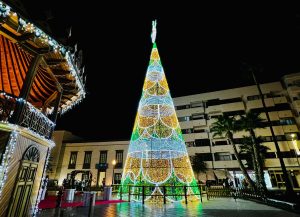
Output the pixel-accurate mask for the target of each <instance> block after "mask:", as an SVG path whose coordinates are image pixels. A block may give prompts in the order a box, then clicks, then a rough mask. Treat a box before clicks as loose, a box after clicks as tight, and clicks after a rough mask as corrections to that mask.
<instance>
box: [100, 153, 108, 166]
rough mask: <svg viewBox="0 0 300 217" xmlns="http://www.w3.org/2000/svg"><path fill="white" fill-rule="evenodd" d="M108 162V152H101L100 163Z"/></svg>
mask: <svg viewBox="0 0 300 217" xmlns="http://www.w3.org/2000/svg"><path fill="white" fill-rule="evenodd" d="M106 162H107V151H100V158H99V163H106Z"/></svg>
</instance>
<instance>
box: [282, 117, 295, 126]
mask: <svg viewBox="0 0 300 217" xmlns="http://www.w3.org/2000/svg"><path fill="white" fill-rule="evenodd" d="M279 123H280V125H293V124H295V123H296V122H295V119H294V118H284V119H280V120H279Z"/></svg>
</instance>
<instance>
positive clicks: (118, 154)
mask: <svg viewBox="0 0 300 217" xmlns="http://www.w3.org/2000/svg"><path fill="white" fill-rule="evenodd" d="M123 152H124V151H123V150H116V161H117V163H116V165H115V168H122V167H123Z"/></svg>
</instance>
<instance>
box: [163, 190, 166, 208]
mask: <svg viewBox="0 0 300 217" xmlns="http://www.w3.org/2000/svg"><path fill="white" fill-rule="evenodd" d="M163 191H164V194H163V196H164V204H166V186H163Z"/></svg>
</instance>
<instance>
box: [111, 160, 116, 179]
mask: <svg viewBox="0 0 300 217" xmlns="http://www.w3.org/2000/svg"><path fill="white" fill-rule="evenodd" d="M111 163H112V165H113V174H112V181H111V182H112V184H114V176H115V165H116V164H117V161H116V160H113V161H112V162H111Z"/></svg>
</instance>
